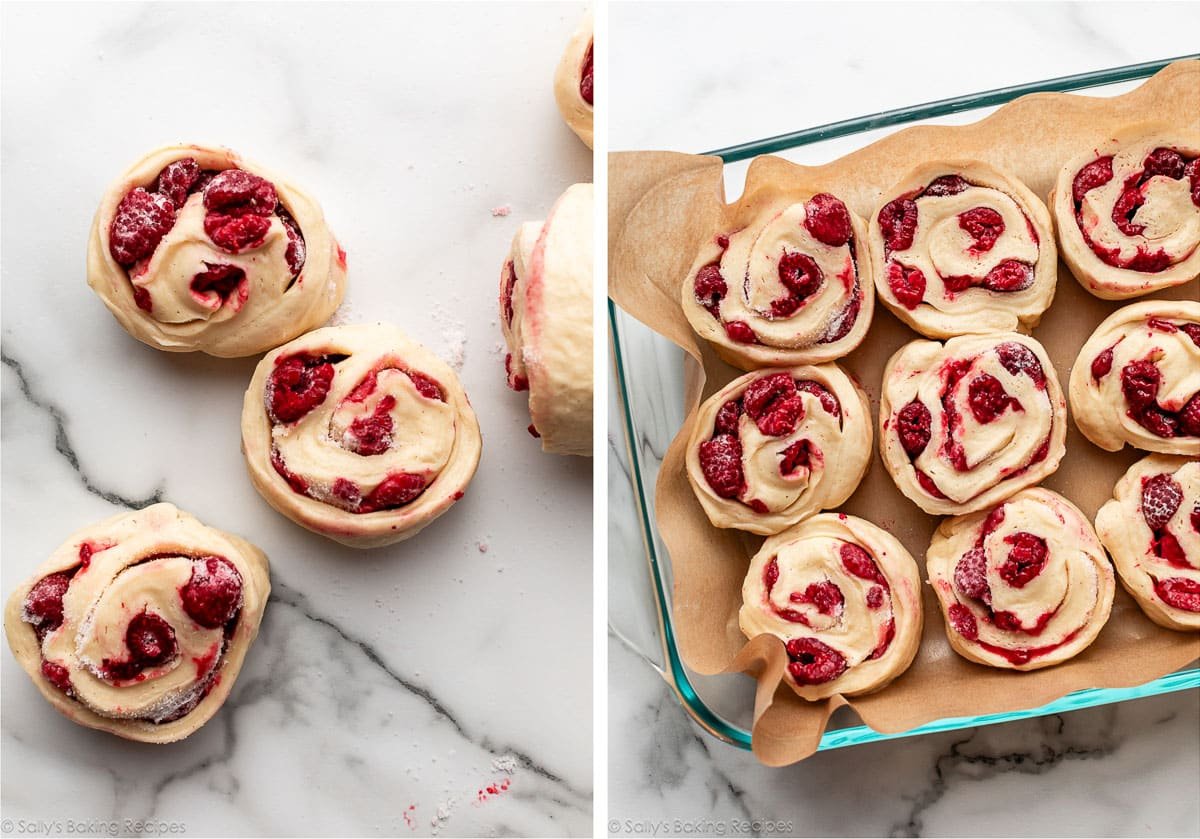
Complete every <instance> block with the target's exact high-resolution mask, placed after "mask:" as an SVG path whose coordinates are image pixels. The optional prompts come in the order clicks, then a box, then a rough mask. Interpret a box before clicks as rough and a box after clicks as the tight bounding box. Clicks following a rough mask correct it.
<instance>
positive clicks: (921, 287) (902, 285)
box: [887, 261, 925, 309]
mask: <svg viewBox="0 0 1200 839" xmlns="http://www.w3.org/2000/svg"><path fill="white" fill-rule="evenodd" d="M887 281H888V288H890V289H891V290H892V294H893V295H895V297H896V300H898V301H899V303H900V305H901V306H903V307H904V308H906V309H915V308H917V305H918V304H919V303H920V302H921V301H922V300H923V299H924V298H925V275H924V274H922V273H921V269H920V268H906V267H904V266H903V265H901V264H900V263H899V262H894V261H893V262H889V263H888V274H887Z"/></svg>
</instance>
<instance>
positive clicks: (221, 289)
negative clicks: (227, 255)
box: [189, 262, 246, 301]
mask: <svg viewBox="0 0 1200 839" xmlns="http://www.w3.org/2000/svg"><path fill="white" fill-rule="evenodd" d="M204 264H205V266H206V267H207V268H208V270H207V271H201V272H200V273H199V274H197V275H196V276H194V277H192V282H191V285H190V286H189V287H190V288H191V290H192V291H194V292H195V293H197V294H208V293H209V292H214V293H215V294H216V295H217V296H218V297H220V298H221V300H223V301H226V300H228V299H229V295H231V294H233V292H234V291H236V290H237V287H238V286H239V285H241V283H242V281H243V280H245V279H246V272H245V271H243V270H242V269H241V268H239V267H237V266H236V265H224V264H216V265H214V264H213V263H211V262H205V263H204Z"/></svg>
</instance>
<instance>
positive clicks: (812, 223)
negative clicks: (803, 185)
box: [804, 192, 853, 248]
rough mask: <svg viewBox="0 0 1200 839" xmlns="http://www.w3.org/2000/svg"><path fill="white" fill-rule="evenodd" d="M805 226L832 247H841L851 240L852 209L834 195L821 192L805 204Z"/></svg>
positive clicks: (813, 235) (815, 237) (817, 238)
mask: <svg viewBox="0 0 1200 839" xmlns="http://www.w3.org/2000/svg"><path fill="white" fill-rule="evenodd" d="M804 228H805V229H806V230H807V231H808V232H809V233H811V234H812V237H813V238H814V239H816V240H817V241H818V242H821V243H822V244H825V245H829V246H830V247H831V248H840V247H841V246H842V245H844V244H846V243H847V242H849V241H850V237H851V236H852V235H853V230H852V228H851V226H850V211H849V210H847V209H846V205H845V204H843V203H842V202H841V201H840V200H838V199H837V198H836V197H834V196H833V195H830V194H829V193H828V192H821V193H818V194H816V195H814V196H813V197H812V198H811V199H809V201H808V203H807V204H805V205H804Z"/></svg>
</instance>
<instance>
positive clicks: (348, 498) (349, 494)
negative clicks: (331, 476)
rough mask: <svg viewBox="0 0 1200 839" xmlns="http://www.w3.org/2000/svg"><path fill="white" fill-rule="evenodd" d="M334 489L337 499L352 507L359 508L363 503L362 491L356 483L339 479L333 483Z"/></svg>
mask: <svg viewBox="0 0 1200 839" xmlns="http://www.w3.org/2000/svg"><path fill="white" fill-rule="evenodd" d="M332 489H333V494H334V495H335V496H336V497H337V498H340V499H341V500H343V501H345V502H346V503H347V504H348V505H349V506H351V507H358V505H359V504H361V503H362V490H361V489H359V488H358V484H356V483H354V481H348V480H346V479H345V478H338V479H337V480H335V481H334V482H333V487H332Z"/></svg>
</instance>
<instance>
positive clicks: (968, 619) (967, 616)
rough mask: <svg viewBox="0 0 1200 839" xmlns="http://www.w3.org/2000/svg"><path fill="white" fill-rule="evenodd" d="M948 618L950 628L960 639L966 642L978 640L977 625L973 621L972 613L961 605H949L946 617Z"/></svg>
mask: <svg viewBox="0 0 1200 839" xmlns="http://www.w3.org/2000/svg"><path fill="white" fill-rule="evenodd" d="M947 616H948V617H949V618H950V626H951V627H952V628H953V629H954V631H955V632H957V633H958V634H959V635H961V636H962V637H964V638H966V639H967V640H968V641H976V640H978V639H979V624H978V623H977V622H976V620H975V615H974V613H972V612H971V610H970V609H968V608H967V607H966V606H964V605H963V604H961V603H952V604H950V609H949V610H948V615H947Z"/></svg>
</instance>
